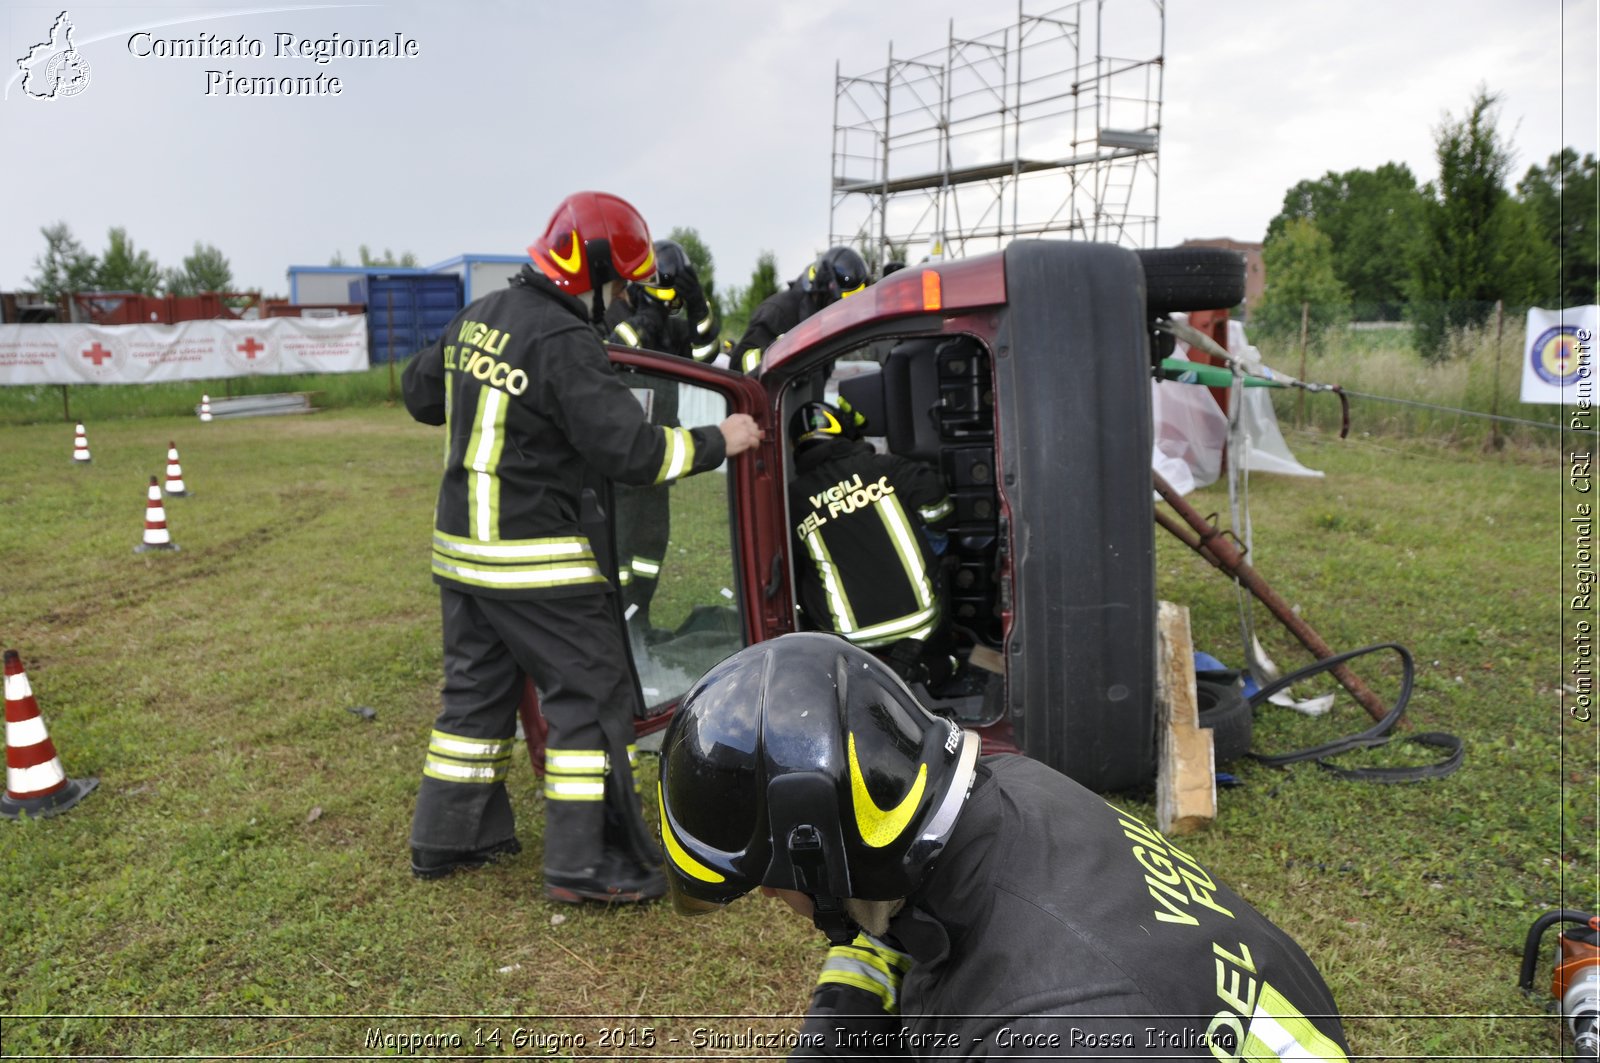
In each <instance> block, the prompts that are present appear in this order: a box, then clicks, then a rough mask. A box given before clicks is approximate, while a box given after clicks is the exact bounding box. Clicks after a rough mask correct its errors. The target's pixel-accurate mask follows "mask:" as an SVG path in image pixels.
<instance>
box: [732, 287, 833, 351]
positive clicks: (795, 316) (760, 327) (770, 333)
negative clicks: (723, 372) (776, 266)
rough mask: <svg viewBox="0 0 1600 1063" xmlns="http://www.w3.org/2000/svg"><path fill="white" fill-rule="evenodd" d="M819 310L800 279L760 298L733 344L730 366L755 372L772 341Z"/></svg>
mask: <svg viewBox="0 0 1600 1063" xmlns="http://www.w3.org/2000/svg"><path fill="white" fill-rule="evenodd" d="M820 309H821V307H819V306H818V305H817V301H816V299H815V298H814V297H813V296H812V295H811V293H810V292H807V291H806V290H805V289H804V288H802V287H801V286H800V282H799V281H791V282H790V283H789V286H788V287H787V288H784V289H783V290H782V291H776V292H773V293H772V294H771V295H769V296H767V297H766V298H765V299H763V300H761V305H759V306H757V307H756V308H755V312H754V313H752V314H751V315H750V324H749V325H748V326H746V327H745V330H744V335H743V336H740V337H739V342H738V343H736V344H734V345H733V352H732V354H731V355H730V358H731V359H732V362H733V368H734V369H736V370H738V371H740V372H742V373H754V372H755V371H756V370H757V369H759V368H761V355H762V353H763V352H764V351H766V349H767V348H768V347H769V346H771V345H772V341H773V340H775V339H777V338H778V337H779V336H782V335H783V334H784V333H785V332H788V331H789V330H790V329H792V328H794V327H795V326H796V325H798V324H800V322H802V321H804V320H805V319H806V318H808V317H810V316H811V315H812V314H814V313H816V312H817V311H818V310H820Z"/></svg>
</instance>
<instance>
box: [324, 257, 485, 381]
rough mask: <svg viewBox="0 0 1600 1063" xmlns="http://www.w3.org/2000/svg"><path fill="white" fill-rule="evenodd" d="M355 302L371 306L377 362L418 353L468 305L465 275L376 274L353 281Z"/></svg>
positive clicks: (370, 337) (371, 348) (371, 345)
mask: <svg viewBox="0 0 1600 1063" xmlns="http://www.w3.org/2000/svg"><path fill="white" fill-rule="evenodd" d="M350 301H351V302H352V303H366V304H367V354H368V361H370V362H371V363H372V364H373V365H382V364H383V363H384V362H399V361H404V360H405V359H407V358H409V357H411V356H412V355H413V354H416V353H417V352H418V351H420V350H422V348H424V347H426V346H428V345H429V344H430V343H432V342H433V341H434V340H436V339H438V338H439V336H440V334H441V333H443V332H444V329H445V326H446V325H448V324H450V321H451V319H452V318H454V317H455V316H456V314H457V313H459V312H460V310H461V307H462V306H463V305H465V304H463V302H462V299H461V278H460V277H457V276H454V275H452V274H448V273H374V274H372V275H371V276H369V277H366V278H363V279H361V280H353V281H351V282H350Z"/></svg>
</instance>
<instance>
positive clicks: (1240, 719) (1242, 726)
mask: <svg viewBox="0 0 1600 1063" xmlns="http://www.w3.org/2000/svg"><path fill="white" fill-rule="evenodd" d="M1194 689H1195V703H1196V705H1197V706H1198V708H1199V710H1200V712H1199V718H1200V726H1201V727H1209V728H1210V729H1211V748H1212V751H1213V755H1214V758H1215V760H1216V762H1217V763H1218V764H1219V765H1221V764H1227V763H1229V762H1231V761H1235V760H1238V759H1239V758H1240V757H1242V756H1244V755H1245V754H1246V753H1248V752H1250V741H1251V739H1252V738H1253V737H1254V735H1253V732H1254V729H1255V713H1254V710H1253V709H1251V708H1250V699H1248V698H1246V697H1245V696H1244V690H1243V689H1242V688H1241V687H1240V686H1239V683H1238V681H1237V680H1234V681H1232V682H1225V681H1219V680H1214V679H1200V678H1196V679H1195V682H1194Z"/></svg>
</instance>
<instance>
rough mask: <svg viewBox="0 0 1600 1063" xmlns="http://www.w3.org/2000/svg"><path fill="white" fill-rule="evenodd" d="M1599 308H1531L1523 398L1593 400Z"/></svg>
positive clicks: (1569, 402) (1571, 402)
mask: <svg viewBox="0 0 1600 1063" xmlns="http://www.w3.org/2000/svg"><path fill="white" fill-rule="evenodd" d="M1597 317H1600V307H1596V306H1569V307H1567V308H1566V309H1564V310H1542V309H1540V308H1539V307H1532V308H1531V309H1529V310H1528V331H1527V338H1526V340H1525V342H1524V344H1523V348H1522V401H1523V402H1547V403H1566V404H1567V405H1575V404H1578V403H1579V402H1580V400H1581V403H1582V405H1584V406H1589V405H1591V404H1592V403H1593V401H1594V393H1593V391H1592V390H1591V388H1592V387H1593V385H1594V332H1595V327H1596V318H1597Z"/></svg>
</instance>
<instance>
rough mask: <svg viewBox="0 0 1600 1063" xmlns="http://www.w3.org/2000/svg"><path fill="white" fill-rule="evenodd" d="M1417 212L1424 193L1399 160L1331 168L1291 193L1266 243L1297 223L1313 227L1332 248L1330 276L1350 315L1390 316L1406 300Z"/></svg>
mask: <svg viewBox="0 0 1600 1063" xmlns="http://www.w3.org/2000/svg"><path fill="white" fill-rule="evenodd" d="M1421 211H1422V190H1421V189H1420V188H1419V187H1418V185H1417V179H1416V177H1415V176H1413V174H1412V173H1411V168H1410V167H1408V166H1406V165H1405V164H1404V163H1395V162H1388V163H1384V164H1383V165H1382V166H1380V167H1378V168H1377V169H1376V170H1348V171H1346V172H1344V173H1335V172H1333V171H1331V170H1330V171H1329V172H1328V173H1326V174H1324V175H1323V176H1322V177H1321V178H1319V179H1317V180H1315V181H1301V182H1300V183H1299V184H1297V185H1295V186H1294V187H1293V188H1291V189H1289V191H1288V193H1287V194H1285V196H1284V197H1283V209H1282V210H1281V211H1279V213H1278V215H1277V216H1276V217H1274V218H1273V219H1272V221H1271V222H1270V223H1269V224H1268V226H1267V239H1268V240H1271V239H1273V238H1274V237H1275V236H1277V235H1278V234H1279V233H1281V232H1282V231H1283V229H1284V227H1285V226H1286V225H1287V224H1288V223H1289V222H1290V221H1292V220H1294V219H1295V218H1306V219H1309V220H1310V221H1313V222H1315V223H1316V226H1317V228H1318V229H1319V230H1320V231H1321V232H1322V233H1323V234H1325V235H1326V236H1327V237H1328V239H1329V240H1330V241H1331V242H1332V244H1333V271H1334V274H1335V275H1336V276H1337V277H1338V278H1339V281H1340V283H1342V284H1343V285H1344V286H1345V288H1346V289H1347V290H1348V291H1349V293H1350V299H1351V302H1352V303H1353V304H1354V305H1355V313H1357V314H1358V315H1361V316H1363V317H1389V316H1393V315H1395V314H1397V313H1398V310H1399V304H1400V303H1402V302H1404V300H1405V291H1406V284H1407V281H1408V279H1409V277H1410V261H1411V258H1412V256H1413V249H1412V247H1411V243H1412V241H1413V239H1414V238H1415V233H1416V230H1417V226H1418V224H1419V218H1420V215H1421Z"/></svg>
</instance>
